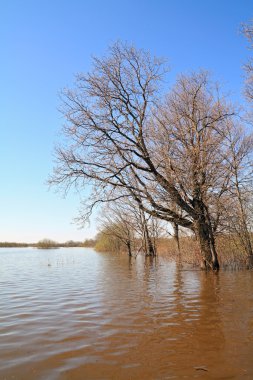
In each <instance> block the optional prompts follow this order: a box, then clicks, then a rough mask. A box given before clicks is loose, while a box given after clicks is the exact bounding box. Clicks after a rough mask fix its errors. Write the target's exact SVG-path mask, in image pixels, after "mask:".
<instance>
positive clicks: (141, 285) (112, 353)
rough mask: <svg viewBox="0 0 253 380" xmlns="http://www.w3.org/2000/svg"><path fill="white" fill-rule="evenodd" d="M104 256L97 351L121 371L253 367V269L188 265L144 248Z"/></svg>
mask: <svg viewBox="0 0 253 380" xmlns="http://www.w3.org/2000/svg"><path fill="white" fill-rule="evenodd" d="M100 264H101V268H98V269H99V270H100V278H101V286H102V290H101V303H100V307H101V311H102V315H103V318H102V322H100V324H99V325H98V327H97V330H96V336H99V337H100V338H99V339H98V347H99V351H98V352H99V355H100V360H102V361H103V360H104V361H105V362H107V363H113V365H112V371H113V373H114V374H118V378H121V379H128V378H130V377H131V376H132V378H143V379H144V378H145V379H156V378H161V379H162V378H169V377H170V376H171V377H173V376H175V377H177V378H183V376H186V377H188V378H190V379H191V378H195V377H196V378H198V377H201V378H226V377H228V378H229V377H231V378H232V377H233V376H237V378H240V376H241V375H242V374H243V372H242V371H243V366H245V368H250V366H251V364H250V363H251V361H252V360H251V357H252V355H251V356H250V355H249V354H250V349H252V348H253V347H252V343H253V342H252V330H250V327H251V328H252V311H251V310H252V303H253V299H251V301H249V300H250V297H249V294H251V293H250V292H251V290H250V289H251V287H250V286H249V284H251V285H252V281H250V278H249V276H250V275H251V276H252V278H253V275H252V273H249V274H248V276H246V277H245V276H244V277H243V276H239V277H238V275H236V276H235V274H234V273H233V274H232V276H231V277H230V276H228V275H227V274H226V273H220V274H214V273H206V272H201V271H191V270H190V271H185V270H182V268H180V267H179V266H176V265H175V264H171V263H168V262H166V261H164V262H163V260H162V259H153V260H152V258H149V257H148V258H146V260H145V259H144V258H143V257H141V256H140V257H137V258H136V259H135V258H132V259H131V261H129V259H128V257H127V256H119V257H117V258H113V257H107V256H104V259H102V260H101V262H100ZM243 291H245V292H246V297H242V296H241V295H242V294H243ZM250 324H251V325H250ZM250 331H251V333H250V334H251V335H249V332H250ZM93 340H94V341H95V337H94V338H93ZM243 344H244V346H243ZM237 347H238V349H237ZM251 352H253V350H251ZM242 355H243V356H244V359H242ZM115 376H116V375H115Z"/></svg>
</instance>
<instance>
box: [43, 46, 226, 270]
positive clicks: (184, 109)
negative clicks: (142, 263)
mask: <svg viewBox="0 0 253 380" xmlns="http://www.w3.org/2000/svg"><path fill="white" fill-rule="evenodd" d="M93 63H94V69H93V71H92V72H91V73H88V74H87V75H83V74H80V75H79V76H78V77H77V84H76V88H75V90H66V91H64V93H63V112H64V115H65V118H66V120H67V123H66V125H65V127H64V134H65V136H66V137H67V139H66V145H65V146H62V147H60V148H58V149H57V157H58V164H57V166H56V168H55V171H54V174H53V176H52V178H51V180H50V182H51V183H54V184H58V185H61V184H63V185H64V186H65V188H68V187H70V186H71V185H73V184H80V185H81V186H84V185H86V184H92V185H93V186H94V187H93V193H92V202H91V203H90V209H89V212H90V211H91V210H92V208H93V207H94V205H95V204H97V203H98V202H108V201H111V200H117V199H123V198H127V197H131V199H133V200H134V202H135V203H136V204H138V207H139V208H140V209H141V210H142V211H143V212H145V213H146V214H148V215H151V216H154V217H156V218H160V219H163V220H166V221H167V222H170V223H174V224H175V225H178V226H182V227H185V228H189V229H191V230H192V231H194V232H195V233H196V236H197V237H198V241H199V244H200V250H201V254H202V258H203V261H202V266H203V267H205V268H212V269H214V270H215V269H218V268H219V263H218V258H217V253H216V248H215V236H214V232H215V228H216V224H217V223H218V219H217V215H216V214H215V212H214V211H215V210H214V209H215V207H214V205H215V202H218V200H220V199H221V198H222V195H223V194H224V193H225V191H226V185H227V182H228V176H229V174H228V171H227V166H226V165H225V163H224V160H223V159H221V154H220V152H221V151H222V150H223V148H224V146H223V141H224V137H223V135H222V134H221V133H220V131H221V130H222V128H223V124H224V122H225V121H226V120H228V119H230V118H231V117H232V116H233V111H231V110H230V106H229V105H228V104H226V102H225V100H224V99H223V98H221V97H220V95H219V92H218V91H215V89H213V88H212V86H211V85H210V81H209V79H208V75H207V74H206V73H203V72H201V73H199V74H193V75H191V76H189V77H186V76H185V77H181V78H180V79H179V80H178V82H177V84H176V86H175V88H174V89H173V90H172V91H171V93H170V94H169V96H168V97H167V100H166V101H165V102H163V101H162V100H161V99H162V97H161V94H160V85H161V81H162V79H163V77H164V74H165V72H166V70H165V68H164V64H163V62H162V61H161V60H159V59H157V58H152V57H151V56H150V54H149V53H147V52H144V51H142V50H137V49H135V48H134V47H132V46H127V45H124V44H119V43H117V44H115V45H113V46H112V47H111V48H110V54H109V56H108V57H106V58H102V59H98V58H95V59H94V62H93ZM175 205H176V206H177V207H176V209H175ZM178 210H179V211H178Z"/></svg>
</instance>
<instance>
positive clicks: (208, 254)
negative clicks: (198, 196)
mask: <svg viewBox="0 0 253 380" xmlns="http://www.w3.org/2000/svg"><path fill="white" fill-rule="evenodd" d="M195 206H196V208H195V209H196V211H197V214H198V216H199V217H198V220H197V221H196V236H197V239H198V242H199V247H200V252H201V258H202V262H201V265H200V266H201V269H212V270H219V267H220V266H219V261H218V256H217V252H216V247H215V238H214V234H213V227H212V225H211V221H210V218H209V215H208V210H207V208H206V207H205V205H204V204H203V202H202V201H197V202H196V203H195Z"/></svg>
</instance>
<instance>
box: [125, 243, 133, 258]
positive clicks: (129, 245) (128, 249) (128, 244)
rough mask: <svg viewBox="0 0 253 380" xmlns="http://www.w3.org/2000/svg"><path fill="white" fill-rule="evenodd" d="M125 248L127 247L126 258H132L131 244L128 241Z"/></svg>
mask: <svg viewBox="0 0 253 380" xmlns="http://www.w3.org/2000/svg"><path fill="white" fill-rule="evenodd" d="M126 246H127V252H128V256H129V257H132V249H131V242H130V241H128V242H127V243H126Z"/></svg>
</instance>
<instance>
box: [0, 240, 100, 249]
mask: <svg viewBox="0 0 253 380" xmlns="http://www.w3.org/2000/svg"><path fill="white" fill-rule="evenodd" d="M95 244H96V241H95V239H86V240H85V241H82V242H81V241H73V240H69V241H67V242H65V243H58V242H55V241H53V240H50V239H44V240H40V241H39V242H37V243H17V242H0V248H38V249H53V248H77V247H87V248H91V247H94V246H95Z"/></svg>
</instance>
